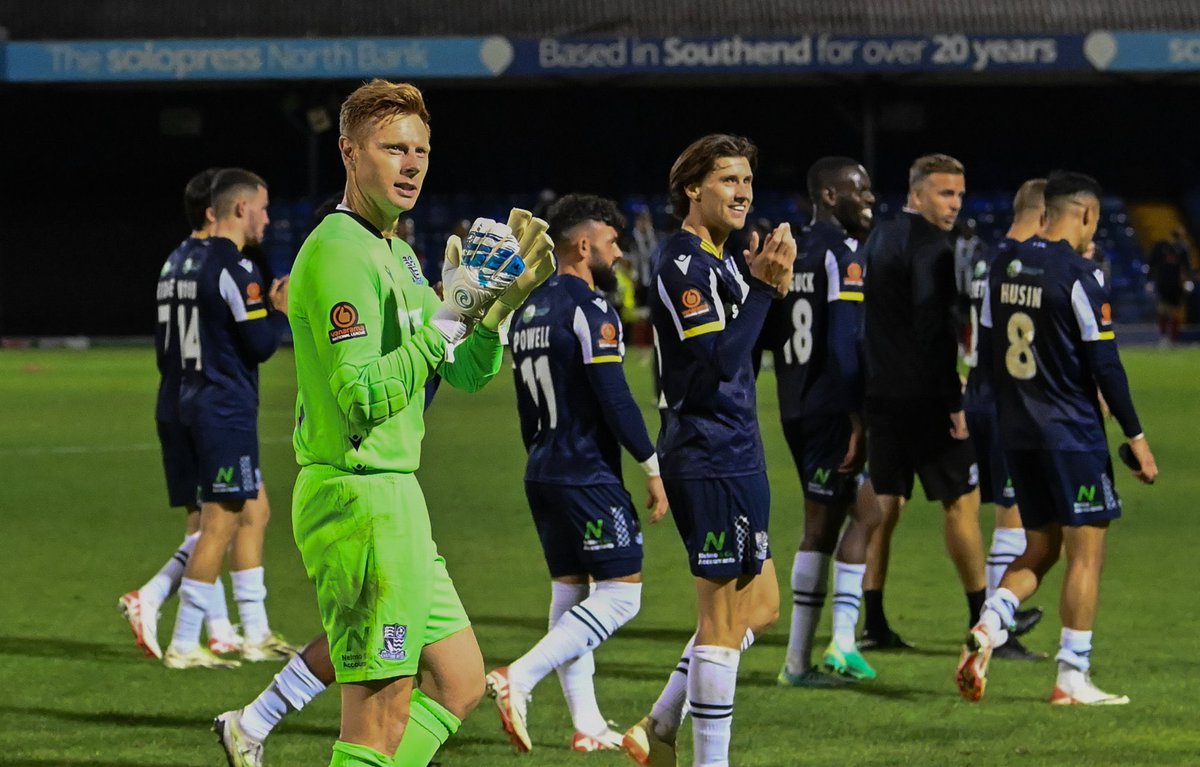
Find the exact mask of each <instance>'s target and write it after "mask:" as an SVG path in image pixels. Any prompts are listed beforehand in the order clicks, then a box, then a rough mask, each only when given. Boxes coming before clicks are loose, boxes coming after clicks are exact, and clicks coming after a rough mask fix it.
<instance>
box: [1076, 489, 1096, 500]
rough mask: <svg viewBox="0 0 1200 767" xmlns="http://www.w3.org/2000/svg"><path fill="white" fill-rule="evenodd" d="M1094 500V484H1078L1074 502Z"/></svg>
mask: <svg viewBox="0 0 1200 767" xmlns="http://www.w3.org/2000/svg"><path fill="white" fill-rule="evenodd" d="M1095 500H1096V486H1095V485H1080V486H1079V492H1078V493H1076V494H1075V502H1076V503H1083V502H1084V501H1087V502H1088V503H1091V502H1093V501H1095Z"/></svg>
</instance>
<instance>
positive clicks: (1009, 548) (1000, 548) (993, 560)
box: [987, 527, 1025, 597]
mask: <svg viewBox="0 0 1200 767" xmlns="http://www.w3.org/2000/svg"><path fill="white" fill-rule="evenodd" d="M1024 553H1025V528H1023V527H997V528H996V529H995V530H994V531H993V532H992V548H991V550H990V551H988V556H987V595H988V596H989V597H990V596H991V595H992V594H995V593H996V589H997V588H999V587H1000V579H1001V578H1003V577H1004V571H1005V570H1007V569H1008V566H1009V565H1011V564H1012V563H1013V560H1015V559H1016V558H1017V557H1019V556H1021V555H1022V554H1024Z"/></svg>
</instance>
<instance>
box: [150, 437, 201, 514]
mask: <svg viewBox="0 0 1200 767" xmlns="http://www.w3.org/2000/svg"><path fill="white" fill-rule="evenodd" d="M155 424H156V425H157V426H158V444H159V445H160V446H161V447H162V462H163V472H164V473H165V474H166V476H167V498H168V499H169V501H170V503H171V507H172V508H179V507H187V506H192V507H198V506H199V505H200V476H199V474H198V473H197V471H198V468H199V461H198V460H197V458H196V448H195V445H193V444H192V433H191V430H190V429H189V428H188V427H187V426H184V425H183V424H181V423H179V422H178V421H156V422H155Z"/></svg>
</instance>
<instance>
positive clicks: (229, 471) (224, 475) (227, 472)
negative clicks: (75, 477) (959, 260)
mask: <svg viewBox="0 0 1200 767" xmlns="http://www.w3.org/2000/svg"><path fill="white" fill-rule="evenodd" d="M217 481H218V482H223V483H229V482H232V481H233V467H232V466H222V467H221V468H219V469H217ZM1092 490H1093V491H1095V488H1092Z"/></svg>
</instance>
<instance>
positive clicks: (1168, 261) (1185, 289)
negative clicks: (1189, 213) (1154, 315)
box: [1150, 229, 1192, 348]
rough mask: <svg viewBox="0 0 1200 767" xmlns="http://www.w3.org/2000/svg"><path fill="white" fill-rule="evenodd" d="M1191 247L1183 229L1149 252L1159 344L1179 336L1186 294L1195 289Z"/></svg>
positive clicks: (1164, 346) (1173, 233) (1166, 342)
mask: <svg viewBox="0 0 1200 767" xmlns="http://www.w3.org/2000/svg"><path fill="white" fill-rule="evenodd" d="M1191 260H1192V259H1191V251H1190V248H1189V247H1188V243H1187V237H1186V235H1185V234H1184V232H1183V230H1182V229H1176V230H1175V231H1174V232H1172V233H1171V239H1169V240H1163V241H1162V242H1159V243H1158V244H1156V245H1155V246H1154V249H1153V250H1152V251H1151V252H1150V282H1151V284H1152V285H1153V286H1154V294H1155V296H1156V297H1157V298H1158V333H1159V346H1160V347H1163V348H1166V347H1169V346H1171V345H1172V344H1174V343H1175V342H1177V341H1178V340H1179V326H1180V325H1182V324H1183V320H1184V317H1185V315H1186V313H1187V294H1188V293H1190V292H1191V290H1192V269H1191Z"/></svg>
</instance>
